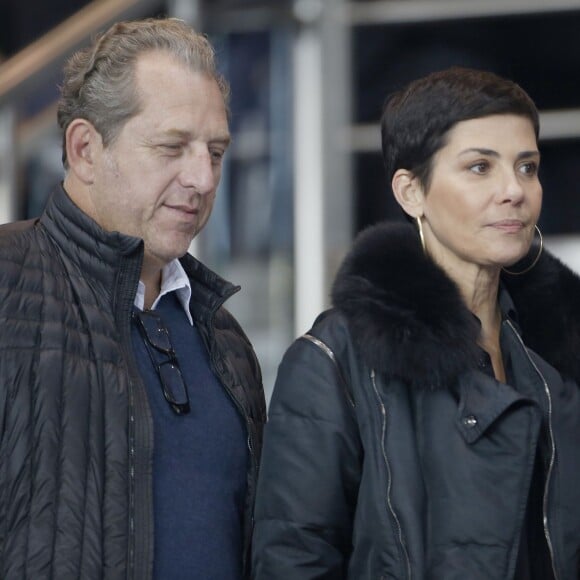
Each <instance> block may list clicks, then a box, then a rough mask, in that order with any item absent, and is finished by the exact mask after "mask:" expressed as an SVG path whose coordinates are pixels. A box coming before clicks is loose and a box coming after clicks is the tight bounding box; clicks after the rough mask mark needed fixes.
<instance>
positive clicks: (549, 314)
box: [332, 223, 580, 389]
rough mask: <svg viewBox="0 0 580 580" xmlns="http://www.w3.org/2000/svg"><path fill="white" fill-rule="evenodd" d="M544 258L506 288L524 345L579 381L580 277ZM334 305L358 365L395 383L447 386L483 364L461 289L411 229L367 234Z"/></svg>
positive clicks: (347, 263) (401, 226)
mask: <svg viewBox="0 0 580 580" xmlns="http://www.w3.org/2000/svg"><path fill="white" fill-rule="evenodd" d="M545 254H546V255H544V256H542V258H541V259H540V261H539V262H538V264H537V265H536V267H535V268H534V269H533V270H531V271H530V272H529V274H526V275H524V276H518V277H514V276H509V277H508V276H506V279H505V280H503V283H504V284H505V285H506V288H507V290H508V292H509V295H510V296H511V298H512V299H513V303H514V305H515V309H516V310H517V313H518V324H519V325H520V327H521V330H522V333H523V338H524V341H525V342H526V344H528V345H529V346H530V347H531V348H532V349H534V350H537V352H538V353H539V354H540V355H541V356H542V357H544V358H545V359H546V360H547V361H548V362H549V363H551V364H552V365H553V366H555V367H556V368H557V369H558V370H560V371H561V372H563V373H567V374H571V375H572V376H573V377H574V378H576V379H580V306H579V304H580V301H578V299H577V297H578V296H580V280H579V279H578V277H577V276H575V275H574V274H573V273H572V272H571V271H570V270H568V269H567V268H566V267H565V266H563V265H562V264H561V263H560V262H558V261H557V260H556V259H555V258H553V257H552V256H550V255H549V254H547V253H545ZM554 292H555V293H556V295H555V296H554ZM574 296H575V297H576V298H574ZM332 299H333V303H334V306H335V307H336V308H337V309H338V310H339V311H340V312H342V314H343V315H344V316H345V317H346V319H347V321H348V323H349V328H350V330H351V333H352V335H353V341H354V343H355V345H357V348H358V349H359V353H360V356H361V358H362V359H363V360H364V362H365V363H366V364H367V365H368V366H370V367H372V368H374V369H375V370H376V371H378V372H380V373H382V374H384V375H386V376H387V377H389V378H399V379H402V380H404V381H405V382H406V383H408V384H409V385H411V386H413V387H415V388H425V387H427V388H435V389H436V388H447V387H448V385H451V384H454V383H455V379H456V377H457V376H458V375H459V374H461V373H464V372H465V371H468V370H470V369H474V368H476V367H477V363H478V360H479V353H480V349H479V347H478V345H477V338H478V335H479V330H480V329H479V322H478V320H477V319H476V318H475V317H474V316H473V315H472V313H471V312H470V311H469V309H468V308H467V307H466V306H465V304H464V302H463V300H462V298H461V296H460V293H459V289H458V288H457V286H456V285H455V283H454V282H453V281H452V280H451V279H450V278H449V277H448V276H447V275H446V274H445V272H444V271H443V270H442V269H441V268H440V267H439V266H437V265H436V264H435V263H434V262H433V261H432V260H430V259H429V258H428V257H427V256H425V255H424V253H423V250H422V248H421V245H420V242H419V239H418V236H417V233H416V232H415V230H414V228H413V227H412V226H411V225H410V224H407V223H391V224H387V223H382V224H378V225H375V226H371V227H370V228H368V229H366V230H365V231H363V232H362V233H361V234H360V235H359V236H358V238H357V240H356V241H355V243H354V245H353V248H352V250H351V252H350V253H349V254H348V256H347V257H346V258H345V260H344V262H343V264H342V266H341V268H340V269H339V272H338V275H337V278H336V280H335V283H334V286H333V289H332ZM505 303H508V304H509V298H508V299H507V301H504V304H505ZM502 306H503V305H502ZM555 309H557V313H556V312H555Z"/></svg>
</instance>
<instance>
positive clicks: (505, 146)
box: [422, 114, 542, 269]
mask: <svg viewBox="0 0 580 580" xmlns="http://www.w3.org/2000/svg"><path fill="white" fill-rule="evenodd" d="M539 162H540V154H539V152H538V148H537V143H536V137H535V134H534V128H533V125H532V123H531V122H530V121H529V120H528V119H527V118H526V117H522V116H518V115H511V114H508V115H492V116H489V117H482V118H479V119H471V120H468V121H462V122H460V123H457V125H455V126H454V127H453V128H452V129H451V130H450V131H449V133H448V135H447V142H446V145H445V146H444V147H442V148H441V149H440V150H439V151H438V152H437V153H436V154H435V156H434V159H433V166H432V177H431V183H430V186H429V189H428V191H426V192H424V195H423V205H422V209H423V217H422V222H423V230H424V233H425V241H426V244H427V249H428V251H429V253H430V254H431V255H432V257H433V258H434V259H435V260H436V261H437V262H438V263H440V264H441V265H442V266H443V267H445V266H446V265H447V266H449V267H451V268H453V269H455V268H457V267H461V266H462V265H465V264H466V263H467V264H473V265H476V266H479V267H483V268H501V267H503V266H509V265H511V264H514V263H515V262H517V261H518V260H519V259H520V258H522V257H523V256H525V255H526V253H527V251H528V249H529V247H530V244H531V242H532V239H533V236H534V226H535V224H536V222H537V220H538V217H539V215H540V209H541V204H542V186H541V185H540V181H539V179H538V166H539Z"/></svg>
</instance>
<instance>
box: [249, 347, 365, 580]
mask: <svg viewBox="0 0 580 580" xmlns="http://www.w3.org/2000/svg"><path fill="white" fill-rule="evenodd" d="M361 454H362V451H361V446H360V439H359V435H358V428H357V425H356V419H355V413H354V408H353V404H352V403H351V402H350V400H349V398H348V396H347V394H346V393H345V385H344V380H342V378H341V375H340V374H339V372H338V367H337V364H336V363H335V362H334V361H333V360H332V359H331V358H330V357H329V356H328V354H327V353H325V352H324V350H322V349H321V348H319V346H316V345H315V344H313V343H312V342H309V341H307V340H306V339H304V338H301V339H298V340H297V341H296V342H295V343H294V344H293V345H292V346H291V347H290V349H289V350H288V352H287V353H286V355H285V357H284V359H283V360H282V363H281V365H280V368H279V370H278V377H277V380H276V385H275V387H274V393H273V396H272V401H271V405H270V413H269V419H268V423H267V425H266V431H265V439H264V449H263V455H262V465H261V471H260V477H259V481H258V492H257V501H256V513H255V520H256V523H255V533H254V543H253V578H254V579H255V580H282V579H283V580H293V579H296V580H308V579H314V578H316V579H317V580H322V579H332V580H340V579H341V578H346V571H347V567H348V559H349V554H350V546H351V543H352V540H351V534H352V519H353V512H354V506H355V502H356V496H357V489H358V483H359V479H360V464H361Z"/></svg>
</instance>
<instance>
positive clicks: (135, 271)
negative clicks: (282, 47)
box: [0, 19, 265, 580]
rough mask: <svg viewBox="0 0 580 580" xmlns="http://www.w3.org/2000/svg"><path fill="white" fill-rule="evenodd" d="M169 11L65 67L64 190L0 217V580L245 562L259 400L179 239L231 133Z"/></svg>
mask: <svg viewBox="0 0 580 580" xmlns="http://www.w3.org/2000/svg"><path fill="white" fill-rule="evenodd" d="M227 97H228V89H227V85H226V83H225V82H224V81H223V79H222V78H221V77H220V76H219V75H218V73H217V72H216V69H215V64H214V54H213V50H212V48H211V46H210V45H209V43H208V42H207V40H206V39H205V38H204V37H203V36H201V35H199V34H197V33H195V32H194V31H192V30H191V29H190V28H189V27H188V26H186V25H185V24H184V23H183V22H180V21H177V20H171V19H167V20H145V21H139V22H127V23H119V24H116V25H114V26H112V27H111V28H110V29H109V30H108V31H107V32H105V33H104V34H103V35H102V36H101V37H99V38H98V39H97V40H96V41H95V42H94V43H93V45H92V46H91V47H89V48H88V49H86V50H82V51H80V52H78V53H77V54H76V55H74V56H73V57H72V58H71V59H70V61H69V63H68V64H67V66H66V68H65V74H64V81H63V85H62V98H61V101H60V103H59V110H58V120H59V124H60V127H61V128H62V130H63V143H64V147H63V159H64V164H65V169H66V174H65V179H64V182H63V187H62V188H61V189H59V190H58V191H56V192H55V193H54V194H53V196H52V197H51V199H50V200H49V202H48V205H47V208H46V210H45V212H44V214H43V215H42V216H41V217H40V219H38V220H32V221H29V222H20V223H15V224H9V225H6V226H2V228H0V321H1V329H2V331H1V333H0V435H1V447H0V577H1V578H6V579H10V580H18V579H34V580H40V579H43V578H51V579H58V580H67V579H69V578H70V579H73V578H74V579H79V578H82V580H92V579H96V578H105V579H117V578H118V579H121V578H122V579H135V580H147V579H150V578H156V579H163V580H177V579H179V578H187V579H200V580H208V579H212V578H215V579H224V580H226V579H227V580H235V579H241V578H244V577H247V575H248V564H247V555H248V550H249V540H250V536H251V527H252V517H251V512H252V508H253V503H254V490H255V481H256V475H257V466H258V461H259V453H260V447H261V432H262V426H263V423H264V421H265V402H264V396H263V390H262V385H261V376H260V370H259V367H258V363H257V360H256V357H255V355H254V352H253V350H252V347H251V345H250V344H249V342H248V340H247V338H246V336H245V335H244V333H243V332H242V330H241V329H240V327H239V326H238V324H237V323H236V321H235V320H234V319H233V318H232V316H231V315H230V314H229V313H228V312H227V311H226V310H225V309H224V308H223V307H222V304H223V302H224V301H225V300H226V299H227V298H228V297H229V296H230V295H231V294H233V293H234V292H235V291H237V290H238V288H237V287H235V286H233V285H231V284H229V283H228V282H226V281H224V280H223V279H221V278H220V277H219V276H217V275H216V274H215V273H213V272H211V271H210V270H208V269H207V268H206V267H205V266H203V265H202V264H201V263H199V262H198V261H197V260H195V259H194V258H193V257H192V256H190V255H188V254H187V249H188V247H189V245H190V243H191V240H192V239H193V237H194V236H195V235H196V234H197V233H198V232H199V231H200V230H201V229H202V228H203V226H204V225H205V223H206V222H207V220H208V218H209V216H210V213H211V209H212V205H213V201H214V197H215V193H216V188H217V186H218V183H219V180H220V173H221V166H222V159H223V156H224V154H225V152H226V149H227V147H228V143H229V141H230V136H229V131H228V122H227V105H226V103H227Z"/></svg>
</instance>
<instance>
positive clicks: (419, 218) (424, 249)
mask: <svg viewBox="0 0 580 580" xmlns="http://www.w3.org/2000/svg"><path fill="white" fill-rule="evenodd" d="M415 221H416V222H417V229H418V230H419V239H420V240H421V247H422V248H423V253H424V254H425V255H427V246H426V245H425V236H424V235H423V223H422V222H421V216H417V217H416V218H415Z"/></svg>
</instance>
